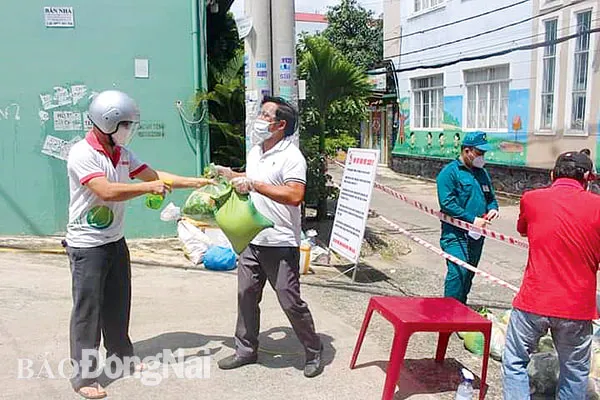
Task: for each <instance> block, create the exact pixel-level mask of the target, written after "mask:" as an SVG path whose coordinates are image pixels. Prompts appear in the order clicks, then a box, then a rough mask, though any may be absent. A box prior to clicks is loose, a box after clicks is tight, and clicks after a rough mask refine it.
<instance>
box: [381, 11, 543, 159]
mask: <svg viewBox="0 0 600 400" xmlns="http://www.w3.org/2000/svg"><path fill="white" fill-rule="evenodd" d="M414 3H415V2H414V1H400V2H399V6H400V26H402V35H403V36H404V37H403V38H401V39H399V43H398V46H397V47H400V52H401V54H400V55H398V54H389V53H387V54H385V57H386V58H391V59H394V60H395V64H396V66H397V67H398V68H400V69H405V68H411V67H416V66H420V65H432V64H438V63H443V62H445V61H451V60H455V59H458V58H461V57H462V54H461V53H465V52H468V53H469V55H477V54H486V53H489V52H492V51H496V50H498V49H499V48H506V47H507V44H506V43H509V44H510V43H514V42H516V43H518V44H528V43H530V42H531V38H530V36H531V26H530V25H527V24H525V25H523V26H516V27H514V28H510V29H506V30H503V31H501V33H497V34H493V35H486V36H481V37H478V38H474V39H470V40H464V41H459V42H458V43H455V44H452V45H446V46H441V47H437V48H432V49H430V50H426V51H419V50H421V49H424V48H431V47H436V46H439V45H440V44H442V43H446V42H452V41H456V40H461V39H463V38H465V37H469V36H472V35H476V34H478V33H480V32H481V31H483V30H487V29H493V28H494V27H499V26H502V25H505V24H509V23H511V22H514V21H515V20H519V19H523V18H524V17H527V16H530V15H531V12H532V9H531V5H530V4H527V3H525V4H523V5H520V6H517V7H513V8H511V9H509V10H507V11H506V12H503V13H500V14H491V15H490V16H487V17H482V18H480V19H477V23H473V22H471V21H469V22H463V23H459V24H456V25H453V26H450V27H447V28H441V29H436V30H431V31H427V30H428V29H429V28H432V27H436V26H439V25H442V24H445V23H448V22H449V21H456V20H459V19H462V18H467V17H468V16H469V15H475V14H479V13H483V12H485V11H489V10H491V9H494V8H498V7H501V6H503V5H508V4H512V3H513V2H512V1H495V2H473V1H460V2H459V1H447V2H442V3H441V4H440V5H439V6H437V7H436V8H434V9H431V10H428V11H427V12H421V13H415V12H414V8H413V7H414ZM397 6H398V2H395V3H394V2H391V3H389V4H388V8H390V7H397ZM392 12H397V10H393V11H392ZM386 22H388V23H391V24H392V25H394V20H393V18H392V19H391V20H388V21H386ZM423 30H425V31H427V32H425V33H416V32H419V31H423ZM386 33H387V34H388V35H390V34H391V32H389V30H388V29H387V28H386ZM397 36H398V35H397ZM390 42H391V41H390ZM393 47H394V46H393V43H390V44H389V45H388V46H386V52H389V51H390V49H391V48H393ZM500 65H508V70H509V71H508V79H509V85H508V87H509V89H508V92H506V93H504V95H503V98H505V99H506V100H505V107H504V108H503V115H504V118H503V120H504V126H503V127H499V128H494V129H490V128H489V127H487V126H486V127H478V126H474V127H472V128H469V127H468V126H467V88H466V85H465V83H466V82H465V71H468V70H475V69H480V68H486V67H493V66H500ZM434 75H441V76H442V77H443V84H442V86H443V117H440V119H441V124H438V125H437V126H434V127H428V128H425V127H419V126H418V124H417V123H416V121H415V105H416V101H415V91H414V87H413V86H412V85H413V84H414V82H416V79H419V78H423V77H429V76H434ZM530 80H531V55H530V54H528V53H527V52H525V53H520V52H519V53H512V54H508V55H505V56H502V57H494V58H489V59H485V60H476V61H470V62H463V63H459V64H455V65H452V66H447V67H441V68H434V69H416V70H413V71H407V72H400V73H399V74H398V81H399V87H400V99H399V101H400V133H399V137H398V138H397V140H396V146H395V148H394V150H393V152H394V153H395V154H406V155H419V156H426V157H441V158H453V157H455V156H456V155H457V154H458V152H459V149H460V143H461V141H462V139H463V138H464V135H465V133H466V132H469V131H473V130H483V131H485V132H486V133H487V134H488V140H489V141H490V142H491V143H493V144H494V145H495V149H494V151H491V152H490V153H489V154H488V156H487V158H488V160H490V161H492V162H497V163H503V164H511V165H525V164H526V160H527V135H528V133H527V132H528V131H529V127H530V121H529V120H530V118H529V97H530V90H529V86H530ZM440 114H441V113H440ZM513 121H515V122H516V123H515V124H513V123H512V122H513ZM517 121H520V123H518V122H517ZM421 125H423V123H422V124H421Z"/></svg>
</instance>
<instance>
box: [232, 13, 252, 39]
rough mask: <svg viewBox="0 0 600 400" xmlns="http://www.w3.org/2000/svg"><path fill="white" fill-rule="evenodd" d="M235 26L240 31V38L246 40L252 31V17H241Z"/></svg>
mask: <svg viewBox="0 0 600 400" xmlns="http://www.w3.org/2000/svg"><path fill="white" fill-rule="evenodd" d="M235 24H236V26H237V30H238V37H239V38H240V39H244V38H245V37H246V36H248V35H249V34H250V31H251V30H252V17H247V16H244V17H241V18H238V19H236V20H235Z"/></svg>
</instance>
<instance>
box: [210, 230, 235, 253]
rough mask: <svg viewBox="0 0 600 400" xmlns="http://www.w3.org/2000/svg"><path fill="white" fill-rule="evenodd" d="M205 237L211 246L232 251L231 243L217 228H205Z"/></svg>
mask: <svg viewBox="0 0 600 400" xmlns="http://www.w3.org/2000/svg"><path fill="white" fill-rule="evenodd" d="M204 233H205V234H206V236H207V237H208V238H209V239H210V242H211V244H212V245H213V246H220V247H227V248H228V249H233V246H232V245H231V242H230V241H229V239H227V236H225V234H224V233H223V231H222V230H220V229H218V228H213V229H211V228H206V229H205V230H204Z"/></svg>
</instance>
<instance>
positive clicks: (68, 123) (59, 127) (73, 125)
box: [54, 111, 83, 131]
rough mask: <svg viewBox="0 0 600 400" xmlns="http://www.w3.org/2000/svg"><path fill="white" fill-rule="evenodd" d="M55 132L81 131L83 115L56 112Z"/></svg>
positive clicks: (70, 112)
mask: <svg viewBox="0 0 600 400" xmlns="http://www.w3.org/2000/svg"><path fill="white" fill-rule="evenodd" d="M54 130H55V131H81V130H83V124H82V122H81V113H78V112H72V111H54Z"/></svg>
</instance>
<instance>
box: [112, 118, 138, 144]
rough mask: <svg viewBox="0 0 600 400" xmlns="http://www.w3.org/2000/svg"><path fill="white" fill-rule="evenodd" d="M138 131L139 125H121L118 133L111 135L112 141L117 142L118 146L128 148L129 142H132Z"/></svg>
mask: <svg viewBox="0 0 600 400" xmlns="http://www.w3.org/2000/svg"><path fill="white" fill-rule="evenodd" d="M136 130H137V124H135V123H129V124H123V123H121V124H119V128H118V129H117V131H116V132H115V133H113V134H112V135H111V136H112V140H113V141H114V142H115V144H116V145H119V146H127V145H128V144H129V142H131V139H132V138H133V135H134V134H135V131H136Z"/></svg>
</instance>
